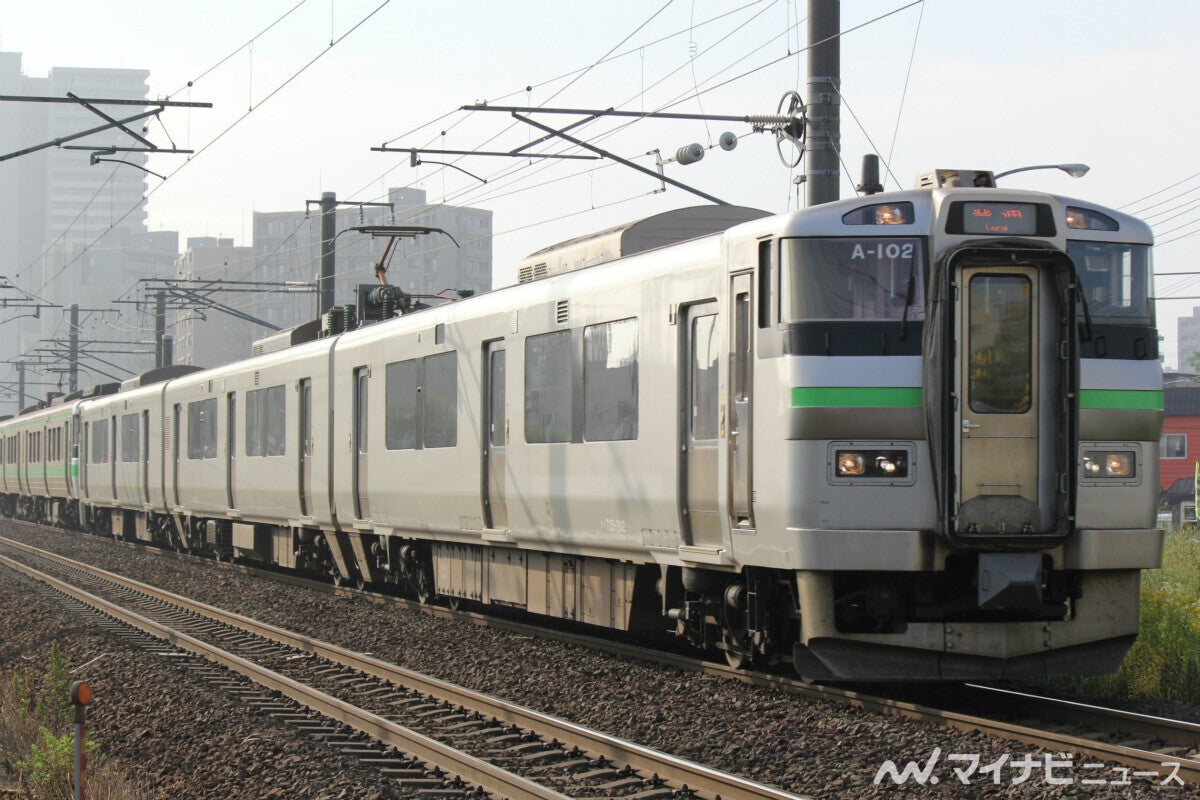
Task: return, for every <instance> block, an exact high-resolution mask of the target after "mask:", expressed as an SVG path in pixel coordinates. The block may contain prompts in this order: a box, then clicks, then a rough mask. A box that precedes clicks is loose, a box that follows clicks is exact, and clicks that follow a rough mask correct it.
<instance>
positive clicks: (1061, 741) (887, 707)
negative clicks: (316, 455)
mask: <svg viewBox="0 0 1200 800" xmlns="http://www.w3.org/2000/svg"><path fill="white" fill-rule="evenodd" d="M0 541H5V540H4V539H2V538H0ZM131 546H135V547H140V546H138V545H131ZM160 552H165V551H160ZM72 563H73V562H72ZM233 566H234V568H235V569H239V570H241V571H244V572H247V573H252V574H266V575H268V576H270V577H271V578H273V579H278V578H280V577H283V578H284V579H285V580H286V581H287V582H288V583H291V584H295V585H308V586H312V587H314V588H317V589H318V590H324V591H329V592H331V593H334V594H335V595H343V594H344V595H347V596H356V597H360V598H364V597H365V599H368V600H370V601H372V602H377V603H388V602H395V603H397V604H400V605H405V606H408V607H410V608H414V609H417V610H420V611H422V612H423V613H427V614H430V615H432V616H439V617H447V618H457V619H467V620H469V621H472V622H475V623H476V624H479V625H484V626H487V627H492V628H495V629H498V630H506V631H510V632H514V633H520V634H523V635H528V636H540V637H545V638H551V639H554V640H557V641H562V642H566V643H570V644H576V645H580V646H584V647H588V648H590V649H593V650H599V651H602V652H607V653H612V654H615V655H621V656H626V657H629V658H636V659H639V660H649V661H653V662H655V663H661V664H666V665H668V666H672V667H675V668H677V669H682V670H687V671H690V672H699V673H701V674H706V675H712V676H715V677H721V678H724V679H727V680H735V681H739V682H741V683H745V684H748V685H753V686H760V687H763V688H770V689H775V690H777V691H785V692H788V693H790V694H796V695H802V696H809V697H818V698H822V699H825V700H829V701H831V702H835V703H840V704H843V705H849V706H851V707H853V708H860V709H862V710H864V711H871V712H873V713H877V714H884V715H890V716H895V717H902V718H907V719H913V720H919V721H923V722H926V723H929V724H934V725H940V726H942V727H947V728H951V729H954V730H961V731H964V732H968V733H973V732H979V733H983V734H985V735H988V736H996V737H1001V738H1006V739H1011V740H1014V741H1018V742H1021V743H1024V744H1030V745H1033V746H1036V747H1040V748H1043V749H1047V750H1053V751H1060V750H1063V748H1064V747H1069V748H1072V749H1073V750H1074V752H1076V753H1079V754H1086V755H1091V756H1096V757H1098V758H1104V759H1108V760H1111V761H1115V762H1117V763H1121V764H1125V765H1127V766H1132V767H1135V768H1138V769H1156V770H1160V769H1161V768H1162V767H1163V765H1164V763H1171V764H1174V763H1179V764H1180V768H1179V776H1180V777H1181V778H1183V779H1184V780H1185V781H1188V782H1189V783H1192V784H1195V785H1200V759H1196V758H1187V757H1170V756H1166V755H1164V754H1162V753H1157V752H1154V751H1149V750H1140V749H1137V748H1134V747H1128V746H1125V745H1121V744H1117V743H1106V742H1098V741H1095V740H1093V739H1087V738H1083V737H1078V736H1067V735H1064V734H1057V733H1052V732H1049V731H1044V730H1040V729H1037V728H1030V727H1028V726H1023V725H1018V724H1014V723H1007V722H1002V721H999V720H994V719H989V718H987V717H981V716H977V715H970V714H963V713H958V712H954V711H949V710H946V709H939V708H934V707H932V706H929V705H925V704H922V703H915V702H907V701H903V700H898V699H894V698H886V697H880V696H876V695H871V694H867V693H864V692H859V691H856V690H853V689H846V688H842V687H838V686H829V685H818V684H809V683H805V682H804V681H802V680H799V679H796V678H790V677H785V676H781V675H771V674H767V673H762V672H753V671H747V670H737V669H733V668H732V667H729V666H727V665H725V664H720V663H716V662H712V661H707V660H705V659H703V658H700V657H696V656H689V655H681V654H675V653H665V652H662V651H658V650H647V649H646V648H644V647H638V646H636V645H631V644H626V643H622V642H614V641H609V640H601V639H597V638H595V637H589V636H584V635H578V634H572V633H566V632H562V631H550V630H547V629H545V628H541V627H536V626H532V625H526V624H523V623H520V622H514V621H511V620H503V619H498V618H496V617H492V616H488V615H484V614H478V613H474V612H463V611H458V612H455V611H450V610H448V609H441V608H436V607H431V606H427V605H420V604H418V603H415V602H414V601H411V600H405V599H403V598H394V597H392V596H390V595H383V594H379V593H375V592H363V591H361V590H352V589H347V588H345V587H340V588H339V587H332V586H330V585H329V584H328V583H324V582H320V581H314V580H312V579H309V578H301V577H298V576H281V574H280V573H276V572H272V571H267V570H257V569H255V568H253V567H246V566H239V565H233ZM1058 702H1060V703H1065V702H1067V701H1058ZM1095 708H1096V711H1095V713H1094V715H1093V717H1092V719H1091V722H1090V724H1095V725H1109V724H1111V720H1112V718H1116V719H1118V720H1121V721H1123V722H1124V723H1126V724H1129V725H1131V726H1132V724H1133V720H1134V719H1135V718H1141V720H1142V722H1143V723H1145V724H1149V722H1148V721H1149V720H1152V719H1155V718H1151V717H1148V716H1146V715H1137V714H1133V713H1132V712H1126V711H1119V710H1116V709H1103V708H1100V707H1095ZM1162 723H1163V728H1165V729H1166V730H1165V731H1160V732H1159V733H1160V734H1161V733H1164V732H1167V731H1171V730H1174V731H1176V732H1178V733H1177V736H1176V737H1175V738H1176V740H1177V741H1178V740H1179V738H1178V737H1180V736H1183V735H1184V734H1186V733H1190V732H1191V731H1192V730H1193V729H1195V728H1196V727H1197V726H1196V725H1195V724H1194V723H1188V722H1182V721H1179V720H1169V719H1167V720H1162ZM1142 731H1146V733H1145V734H1144V735H1153V734H1150V733H1149V732H1148V731H1147V729H1146V728H1145V727H1142V728H1141V729H1139V732H1142Z"/></svg>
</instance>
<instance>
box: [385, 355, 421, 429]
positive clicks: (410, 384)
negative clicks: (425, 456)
mask: <svg viewBox="0 0 1200 800" xmlns="http://www.w3.org/2000/svg"><path fill="white" fill-rule="evenodd" d="M383 402H384V411H385V419H384V444H385V445H386V446H387V449H388V450H412V449H414V448H416V446H417V359H415V358H413V359H409V360H408V361H395V362H393V363H391V364H388V365H387V369H386V370H385V372H384V401H383Z"/></svg>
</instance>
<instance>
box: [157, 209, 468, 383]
mask: <svg viewBox="0 0 1200 800" xmlns="http://www.w3.org/2000/svg"><path fill="white" fill-rule="evenodd" d="M388 202H389V203H391V208H387V207H380V206H367V207H364V208H362V209H361V211H360V210H359V208H357V207H354V206H347V207H341V208H338V209H337V211H336V212H335V213H334V216H335V224H334V229H335V231H336V236H337V238H336V240H335V242H334V246H335V247H334V258H335V264H336V269H335V281H334V304H335V305H352V304H354V303H355V302H356V289H357V288H358V287H359V286H360V285H363V284H371V285H374V284H376V283H377V281H376V278H375V266H376V264H378V263H379V259H380V257H381V256H382V254H383V252H384V250H385V248H386V246H387V240H386V239H384V238H382V237H371V236H369V235H366V234H362V233H357V232H354V231H351V230H350V229H351V228H354V227H359V226H363V225H417V226H424V227H429V228H440V229H442V230H444V231H445V232H446V233H447V234H449V236H446V235H443V234H439V233H430V234H426V235H421V236H417V237H415V238H412V239H404V240H401V241H399V242H397V244H396V246H395V248H394V250H393V253H392V257H391V258H390V260H389V264H388V271H387V278H388V282H389V283H390V284H391V285H393V286H396V287H398V288H400V289H401V290H403V291H404V292H406V293H408V294H411V295H417V296H426V297H432V296H441V297H450V298H457V297H459V296H460V293H467V292H469V293H474V294H480V293H483V292H487V291H489V290H490V289H491V288H492V212H491V211H487V210H484V209H479V208H467V207H462V206H451V205H444V204H436V203H433V204H431V203H426V202H425V192H424V190H421V189H408V188H406V189H391V190H390V191H389V192H388ZM451 237H453V238H451ZM193 241H195V240H191V239H189V240H188V242H189V252H192V247H191V244H192V242H193ZM455 242H457V245H456V244H455ZM230 244H232V243H230ZM235 249H236V250H238V251H239V253H237V254H235V253H232V251H230V252H226V253H225V254H224V255H223V256H222V258H225V259H227V263H225V262H222V263H221V264H219V265H218V264H216V263H209V261H207V259H210V258H216V256H215V255H213V253H211V252H209V253H201V252H199V250H197V251H196V253H195V255H193V256H192V257H189V256H188V254H185V255H184V256H183V257H182V258H181V259H180V262H179V264H180V268H179V277H181V278H197V277H204V278H208V279H216V278H217V277H218V276H219V277H220V279H221V280H225V281H250V282H262V283H274V284H278V286H277V290H276V291H272V292H264V293H254V294H242V295H234V294H230V295H228V296H227V297H225V298H224V299H223V302H228V303H236V304H237V307H238V309H239V310H241V311H242V312H244V313H245V314H247V315H250V316H253V317H255V318H257V319H259V320H262V321H263V322H267V323H270V325H271V326H274V327H275V328H278V329H286V328H290V327H293V326H295V325H299V324H300V323H302V322H307V321H308V320H312V319H315V318H316V316H317V303H318V300H317V295H316V294H315V293H314V292H312V291H311V290H309V291H304V290H303V287H301V286H297V285H295V284H306V285H309V286H310V287H311V286H312V285H314V284H315V283H316V281H317V279H318V277H319V276H320V272H321V214H320V212H319V210H317V209H316V208H315V207H314V208H313V209H312V210H311V211H309V212H305V211H271V212H255V214H254V247H253V250H252V251H251V252H246V249H245V248H235ZM200 264H205V265H206V266H204V267H199V266H197V265H200ZM218 266H219V267H220V269H217V267H218ZM289 283H290V284H293V285H292V286H290V287H289V286H287V284H289ZM235 297H236V298H237V299H233V298H235ZM206 313H207V312H206ZM207 316H208V319H207V320H200V319H198V318H196V317H195V315H194V314H192V315H190V316H189V314H188V312H180V313H179V317H178V318H179V320H180V322H178V323H177V328H178V331H177V338H176V361H178V362H180V363H189V364H198V365H200V366H205V367H212V366H217V365H218V363H225V362H227V361H232V360H235V359H237V358H245V357H247V356H249V355H250V342H251V341H252V340H254V339H258V338H262V337H263V336H267V335H269V334H270V333H272V332H273V331H272V328H270V327H267V326H265V325H257V326H253V325H251V326H250V328H249V329H248V328H246V327H245V325H244V324H243V323H240V322H233V321H230V319H229V318H228V317H227V315H218V316H219V317H224V318H223V319H221V318H217V317H214V315H213V314H211V313H207ZM248 331H249V332H248ZM202 339H204V340H208V339H213V340H217V339H221V340H223V343H218V342H216V341H213V342H209V343H207V344H201V343H200V341H201V340H202ZM187 340H191V341H193V342H195V343H196V344H194V345H192V346H188V345H186V344H185V341H187ZM218 354H223V355H218ZM205 355H207V357H204V356H205ZM214 357H221V358H224V361H220V362H216V361H213V360H212V358H214ZM189 359H192V360H189Z"/></svg>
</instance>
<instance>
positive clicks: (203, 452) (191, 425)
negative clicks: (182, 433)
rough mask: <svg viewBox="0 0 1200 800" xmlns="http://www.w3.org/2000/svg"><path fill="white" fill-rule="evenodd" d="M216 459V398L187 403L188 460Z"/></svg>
mask: <svg viewBox="0 0 1200 800" xmlns="http://www.w3.org/2000/svg"><path fill="white" fill-rule="evenodd" d="M216 457H217V398H215V397H210V398H208V399H207V400H197V401H195V402H193V403H188V458H189V459H191V460H196V459H204V458H216Z"/></svg>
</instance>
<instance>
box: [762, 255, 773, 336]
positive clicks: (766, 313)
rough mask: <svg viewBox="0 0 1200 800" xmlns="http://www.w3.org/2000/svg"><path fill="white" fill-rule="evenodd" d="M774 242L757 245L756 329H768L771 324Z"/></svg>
mask: <svg viewBox="0 0 1200 800" xmlns="http://www.w3.org/2000/svg"><path fill="white" fill-rule="evenodd" d="M774 256H775V242H774V240H772V239H768V240H767V241H765V242H759V243H758V327H760V328H769V327H771V323H772V312H773V311H774V310H775V309H774V304H773V303H772V302H771V295H772V291H773V290H774V288H775V284H774V283H772V281H773V280H774V272H775V269H774V265H775V258H774Z"/></svg>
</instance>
